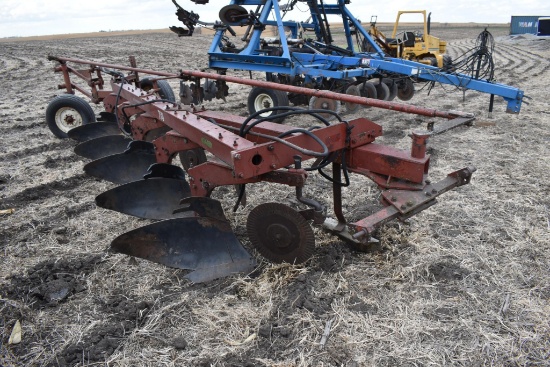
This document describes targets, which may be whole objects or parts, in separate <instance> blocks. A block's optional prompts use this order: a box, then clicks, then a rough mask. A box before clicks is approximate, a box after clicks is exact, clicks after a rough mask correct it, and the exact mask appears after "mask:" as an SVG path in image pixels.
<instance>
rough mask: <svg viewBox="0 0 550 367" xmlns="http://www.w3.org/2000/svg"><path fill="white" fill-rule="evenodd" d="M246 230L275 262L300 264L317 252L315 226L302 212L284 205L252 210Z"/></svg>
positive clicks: (262, 250) (256, 245) (259, 247)
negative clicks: (313, 228) (311, 224)
mask: <svg viewBox="0 0 550 367" xmlns="http://www.w3.org/2000/svg"><path fill="white" fill-rule="evenodd" d="M246 229H247V232H248V236H249V238H250V241H251V242H252V245H253V246H254V247H255V248H256V249H257V250H258V251H259V252H260V254H262V256H264V257H265V258H266V259H268V260H270V261H272V262H275V263H282V262H288V263H291V264H294V263H296V264H300V263H303V262H305V261H306V260H308V259H309V258H310V257H311V256H312V255H313V253H314V251H315V236H314V234H313V230H312V229H311V226H310V225H309V223H308V222H307V221H306V220H305V219H304V217H303V216H302V215H301V214H300V213H298V212H297V211H295V210H294V209H292V208H290V207H288V206H286V205H284V204H280V203H265V204H261V205H258V206H257V207H255V208H254V209H253V210H252V211H251V212H250V214H249V216H248V220H247V223H246Z"/></svg>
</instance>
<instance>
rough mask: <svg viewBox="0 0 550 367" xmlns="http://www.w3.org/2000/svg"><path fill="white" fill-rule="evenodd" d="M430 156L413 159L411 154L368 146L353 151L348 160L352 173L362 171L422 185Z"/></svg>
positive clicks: (383, 146) (378, 145)
mask: <svg viewBox="0 0 550 367" xmlns="http://www.w3.org/2000/svg"><path fill="white" fill-rule="evenodd" d="M429 160H430V157H429V156H425V157H423V158H415V157H412V156H411V155H410V154H409V152H406V151H404V150H401V149H396V148H393V147H388V146H385V145H380V144H375V143H372V144H368V145H363V146H361V147H357V148H355V149H353V150H351V152H350V154H349V158H348V168H349V169H350V171H356V172H358V173H360V172H361V170H365V169H366V170H368V171H370V172H373V173H376V174H381V175H385V176H388V177H392V178H397V179H403V180H408V181H412V182H414V183H421V182H422V181H423V180H424V174H425V173H427V172H428V165H429Z"/></svg>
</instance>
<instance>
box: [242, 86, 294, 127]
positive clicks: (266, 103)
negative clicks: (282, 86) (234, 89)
mask: <svg viewBox="0 0 550 367" xmlns="http://www.w3.org/2000/svg"><path fill="white" fill-rule="evenodd" d="M274 107H288V95H287V94H286V93H285V92H283V91H280V90H273V89H267V88H261V87H253V88H252V90H251V91H250V94H249V95H248V112H249V113H250V114H251V115H252V114H253V113H256V112H258V111H261V110H264V109H267V108H274ZM282 112H284V111H282V110H281V111H279V110H274V111H266V112H265V113H261V114H260V116H259V117H260V118H263V117H270V116H274V115H278V114H279V113H282ZM284 119H285V118H284V117H274V118H273V119H272V120H271V121H273V122H277V123H281V122H283V120H284Z"/></svg>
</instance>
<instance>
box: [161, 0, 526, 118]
mask: <svg viewBox="0 0 550 367" xmlns="http://www.w3.org/2000/svg"><path fill="white" fill-rule="evenodd" d="M192 1H193V2H194V3H196V4H206V3H208V0H201V1H197V0H192ZM172 2H173V3H174V4H175V5H176V7H177V12H176V15H177V16H178V19H179V20H180V21H182V22H183V23H184V25H185V26H186V28H182V27H171V29H172V30H173V31H174V32H176V33H178V34H179V35H180V36H192V35H193V31H194V29H195V26H196V25H201V26H209V27H211V28H213V29H214V30H215V31H216V33H215V35H214V38H213V40H212V44H211V46H210V49H209V51H208V62H209V67H210V68H211V69H213V70H216V71H217V72H219V73H220V74H225V73H226V72H227V70H246V71H250V72H252V71H258V72H265V74H266V80H268V81H276V82H278V83H282V84H288V85H295V86H302V87H308V88H315V89H327V90H332V91H337V92H341V93H348V94H354V95H362V96H368V97H372V98H380V99H385V100H388V99H389V100H391V99H393V98H394V97H395V96H396V95H397V96H398V97H399V98H401V99H403V100H408V99H410V98H412V96H413V94H414V85H413V84H412V83H413V82H431V83H438V84H442V85H450V86H454V87H456V88H459V89H461V90H463V91H465V90H475V91H479V92H481V93H487V94H490V95H491V98H490V103H489V112H492V110H493V103H494V96H501V97H502V98H503V99H504V100H505V101H506V103H507V107H506V112H508V113H519V112H520V109H521V104H522V100H523V94H524V93H523V91H521V90H520V89H518V88H515V87H511V86H507V85H504V84H499V83H496V82H495V81H494V80H486V79H482V78H480V77H479V75H477V74H476V73H475V72H474V71H473V70H472V74H471V75H467V74H461V73H457V72H455V71H453V70H452V69H449V70H444V69H440V68H438V67H436V66H431V65H426V64H425V63H420V62H414V61H410V60H406V59H401V58H396V57H388V55H386V54H385V53H384V51H383V50H382V49H381V48H380V46H379V45H378V44H377V43H376V41H375V40H374V39H373V38H372V37H371V35H370V34H369V32H368V30H366V29H365V28H363V26H362V24H361V22H360V21H359V20H358V19H357V18H356V17H355V16H354V15H353V14H352V13H351V11H350V9H349V8H348V7H347V4H349V0H335V1H333V2H332V3H329V1H319V0H294V1H291V2H289V3H288V4H287V5H285V6H284V7H281V5H280V4H279V2H278V1H274V0H231V1H230V4H229V5H227V6H225V7H223V8H222V9H221V10H220V19H221V22H220V21H216V22H214V23H204V22H201V21H200V20H199V18H200V16H199V15H198V14H196V13H194V12H192V11H187V10H185V9H183V8H182V7H181V6H180V5H179V4H178V3H177V2H176V1H175V0H172ZM298 3H304V6H307V8H308V10H307V11H308V12H309V14H310V18H309V19H310V21H306V22H297V21H286V20H284V17H285V15H287V14H288V13H289V12H290V11H291V10H292V9H293V8H294V7H296V6H298ZM245 6H248V7H249V8H245ZM330 15H336V16H338V17H340V18H341V20H342V23H341V28H342V29H343V30H344V33H345V43H346V45H345V46H339V45H336V44H335V43H334V40H333V38H332V33H331V30H330V27H331V26H333V25H332V24H330V23H329V22H328V20H327V19H328V18H327V17H328V16H330ZM234 27H246V31H245V33H244V36H243V37H242V38H241V40H242V41H244V42H245V43H244V46H242V47H237V46H236V45H235V44H234V43H233V41H232V40H234V39H235V37H237V34H236V32H235V31H234ZM270 28H272V29H275V30H276V31H275V32H276V35H275V36H274V37H273V36H269V35H266V33H267V32H266V30H267V29H270ZM306 31H312V32H313V36H314V37H315V38H314V39H312V38H307V36H306V35H305V33H306ZM232 37H233V38H232ZM355 41H357V42H355ZM367 50H369V51H367ZM480 63H481V60H480ZM476 67H477V68H479V67H480V65H479V64H478V65H474V66H473V69H475V68H476ZM369 80H375V81H377V82H375V83H374V84H375V85H369V83H365V82H366V81H369ZM381 84H386V85H387V87H386V85H381ZM194 87H195V88H194V89H195V91H194V98H195V101H196V100H197V99H199V100H200V99H201V97H202V95H201V94H202V93H207V92H204V91H205V90H209V89H210V88H209V87H210V86H209V85H204V86H203V87H199V86H197V85H196V84H194ZM199 88H202V90H203V91H202V92H201V91H200V90H199ZM192 89H193V88H192ZM207 94H208V93H207ZM212 96H213V93H210V98H212ZM219 97H220V98H221V97H223V95H222V96H219ZM254 97H255V93H254V89H253V90H252V91H251V97H249V98H250V99H254ZM303 97H304V95H303V94H294V93H289V94H288V98H289V99H290V102H292V103H293V104H294V105H300V104H306V105H307V104H309V106H310V107H312V108H315V107H317V106H319V105H322V104H323V102H325V104H328V103H326V101H322V102H319V101H318V100H317V97H310V98H307V99H304V98H303ZM270 102H271V103H272V104H274V105H279V104H282V105H288V101H287V100H286V99H284V98H283V101H277V98H274V100H273V101H270ZM333 106H334V109H335V110H338V109H339V107H337V105H333ZM249 111H250V112H251V113H253V112H255V107H254V103H251V102H250V101H249Z"/></svg>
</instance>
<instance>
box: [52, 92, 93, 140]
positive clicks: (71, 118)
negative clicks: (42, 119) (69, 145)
mask: <svg viewBox="0 0 550 367" xmlns="http://www.w3.org/2000/svg"><path fill="white" fill-rule="evenodd" d="M94 121H95V113H94V110H92V107H90V105H89V104H88V102H86V101H84V100H83V99H82V98H80V97H77V96H73V95H72V94H63V95H60V96H57V97H55V98H54V99H52V101H51V102H50V103H49V104H48V107H47V108H46V123H47V124H48V127H49V128H50V130H51V132H52V133H53V134H54V135H55V136H57V137H58V138H62V139H65V138H67V137H68V135H67V133H68V132H69V130H71V129H73V128H75V127H77V126H82V125H85V124H87V123H89V122H94Z"/></svg>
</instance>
